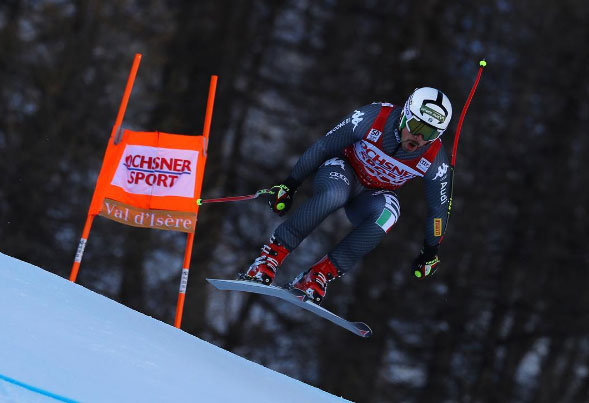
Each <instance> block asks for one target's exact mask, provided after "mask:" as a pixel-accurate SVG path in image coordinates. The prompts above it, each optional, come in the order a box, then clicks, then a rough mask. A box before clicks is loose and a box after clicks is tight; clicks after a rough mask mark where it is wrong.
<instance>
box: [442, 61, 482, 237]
mask: <svg viewBox="0 0 589 403" xmlns="http://www.w3.org/2000/svg"><path fill="white" fill-rule="evenodd" d="M485 66H487V62H486V61H485V60H481V61H480V62H479V72H478V73H477V77H476V79H475V81H474V84H473V85H472V88H471V89H470V93H469V94H468V98H467V99H466V102H465V103H464V106H463V107H462V113H460V118H459V119H458V125H457V126H456V134H455V135H454V145H453V147H452V156H451V159H450V177H451V178H452V181H451V183H452V187H451V188H450V198H449V200H448V220H447V221H446V228H444V234H443V235H442V237H441V238H440V243H442V240H443V239H444V235H446V230H447V229H448V221H449V220H450V211H451V210H452V194H453V193H454V167H455V166H456V149H457V148H458V139H460V131H461V130H462V122H464V117H465V116H466V111H467V110H468V107H469V106H470V101H471V100H472V97H473V96H474V93H475V91H476V89H477V86H478V85H479V80H480V79H481V74H483V69H484V68H485Z"/></svg>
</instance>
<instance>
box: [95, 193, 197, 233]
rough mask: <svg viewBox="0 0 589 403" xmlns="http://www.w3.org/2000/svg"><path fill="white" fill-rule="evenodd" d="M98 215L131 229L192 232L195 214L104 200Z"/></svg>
mask: <svg viewBox="0 0 589 403" xmlns="http://www.w3.org/2000/svg"><path fill="white" fill-rule="evenodd" d="M100 215H101V216H103V217H106V218H109V219H111V220H113V221H117V222H120V223H121V224H127V225H131V226H133V227H142V228H154V229H161V230H168V231H181V232H194V230H195V228H196V214H195V213H190V212H180V211H167V210H145V209H142V208H139V207H134V206H130V205H128V204H124V203H120V202H118V201H115V200H111V199H104V202H103V204H102V210H101V211H100Z"/></svg>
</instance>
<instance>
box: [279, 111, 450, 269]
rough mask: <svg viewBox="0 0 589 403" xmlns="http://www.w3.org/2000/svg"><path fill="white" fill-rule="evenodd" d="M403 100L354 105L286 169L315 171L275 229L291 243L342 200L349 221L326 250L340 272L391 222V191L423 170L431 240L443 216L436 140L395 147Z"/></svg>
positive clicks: (444, 195) (443, 160)
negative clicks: (309, 188)
mask: <svg viewBox="0 0 589 403" xmlns="http://www.w3.org/2000/svg"><path fill="white" fill-rule="evenodd" d="M401 110H402V107H397V106H394V105H391V104H386V103H373V104H370V105H365V106H363V107H361V108H358V109H356V110H355V111H354V112H352V113H351V114H350V115H348V116H347V117H346V118H345V119H344V120H343V121H342V122H341V123H339V124H338V125H337V126H335V127H334V128H333V129H332V130H330V131H329V132H328V133H327V134H326V135H325V136H323V137H322V138H320V139H319V140H318V141H317V142H315V143H314V144H313V145H312V146H311V147H310V148H309V149H307V151H306V152H305V153H304V154H303V155H302V156H301V158H300V159H299V160H298V162H297V163H296V165H295V166H294V168H293V169H292V171H291V173H290V177H291V178H292V179H294V180H295V181H297V182H298V183H302V182H303V181H304V180H305V179H306V178H307V177H308V176H309V175H311V174H312V173H313V172H316V174H315V178H314V181H313V196H312V197H311V198H309V199H308V200H306V201H305V202H304V203H303V204H302V205H301V206H299V207H298V208H297V209H296V210H295V211H293V212H291V213H290V214H289V216H288V218H287V219H286V220H285V221H284V222H283V223H282V224H281V225H280V226H279V227H278V228H277V229H276V231H275V232H274V236H275V237H276V238H277V239H278V241H280V242H281V243H282V244H283V245H284V246H285V247H286V248H287V249H288V250H290V251H292V250H293V249H295V248H296V247H297V246H298V245H299V244H300V243H301V241H302V240H303V239H304V238H305V237H306V236H308V235H309V234H310V233H311V231H313V230H314V229H315V228H316V227H317V226H318V225H319V224H320V223H321V222H322V221H323V220H324V219H325V218H326V217H327V216H328V215H329V214H331V213H333V212H334V211H336V210H337V209H339V208H340V207H344V208H345V212H346V215H347V217H348V218H349V219H350V221H351V222H352V224H353V226H354V229H353V230H352V231H351V232H350V233H349V234H348V235H347V236H346V237H345V238H344V239H343V240H342V241H341V242H340V243H339V244H338V245H337V246H336V247H335V248H334V249H333V250H332V251H331V252H329V253H328V256H329V259H330V260H331V261H332V262H333V264H334V265H335V266H336V267H337V268H338V269H339V270H340V271H341V272H342V273H345V272H346V271H348V270H350V269H351V268H353V266H354V264H355V263H356V262H357V261H358V260H359V259H360V258H362V257H363V256H364V255H365V254H367V253H368V252H370V251H371V250H372V249H374V248H375V247H376V246H377V245H378V244H379V243H380V241H381V240H382V238H383V237H384V236H385V234H386V233H387V232H388V231H389V230H390V229H391V227H392V226H393V225H394V224H395V223H396V222H397V220H398V219H399V216H400V205H399V199H398V197H397V193H396V192H395V190H396V189H398V188H399V187H400V186H402V185H403V184H404V183H405V182H406V181H407V180H409V179H412V178H414V177H418V176H421V177H423V183H424V188H425V197H426V200H427V206H428V213H427V218H426V222H425V243H426V244H427V245H432V246H433V245H437V244H438V243H439V242H440V238H441V236H442V234H443V233H444V228H445V226H446V222H447V220H448V203H449V197H450V188H451V186H452V184H451V183H450V181H451V175H450V169H449V168H450V164H449V161H448V157H447V155H446V153H445V151H444V147H443V146H442V144H441V141H440V140H436V141H434V142H432V143H430V144H428V145H426V146H423V147H420V148H418V149H417V150H415V151H413V152H406V151H404V150H403V148H402V147H401V134H400V131H399V120H400V115H401Z"/></svg>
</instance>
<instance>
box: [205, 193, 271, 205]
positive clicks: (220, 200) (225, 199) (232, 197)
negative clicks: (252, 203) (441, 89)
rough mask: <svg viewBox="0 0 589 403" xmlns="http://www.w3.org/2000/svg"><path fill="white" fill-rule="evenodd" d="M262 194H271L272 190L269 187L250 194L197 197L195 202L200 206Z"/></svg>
mask: <svg viewBox="0 0 589 403" xmlns="http://www.w3.org/2000/svg"><path fill="white" fill-rule="evenodd" d="M263 194H272V191H271V190H270V189H260V190H258V191H257V192H256V193H254V194H251V195H244V196H229V197H220V198H218V199H197V200H196V204H198V205H199V206H201V205H203V204H207V203H227V202H236V201H244V200H251V199H255V198H257V197H259V196H261V195H263Z"/></svg>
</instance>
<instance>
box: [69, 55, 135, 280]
mask: <svg viewBox="0 0 589 403" xmlns="http://www.w3.org/2000/svg"><path fill="white" fill-rule="evenodd" d="M140 62H141V54H140V53H136V54H135V57H134V58H133V65H132V66H131V71H130V72H129V77H128V78H127V85H126V86H125V92H124V93H123V98H122V99H121V105H120V106H119V112H118V113H117V118H116V120H115V124H114V125H113V127H112V131H111V133H110V137H111V138H113V136H115V134H116V136H117V138H116V139H115V141H114V143H115V144H117V143H118V142H119V141H120V130H121V125H122V124H123V118H124V117H125V111H126V110H127V105H128V103H129V97H130V96H131V90H132V89H133V84H134V83H135V77H136V76H137V70H138V69H139V63H140ZM103 163H104V162H103ZM96 191H97V189H96V188H95V189H94V192H95V193H96ZM93 221H94V216H93V215H91V214H88V216H87V217H86V223H85V224H84V230H83V231H82V237H81V238H80V243H79V244H78V249H77V251H76V256H75V257H74V264H73V265H72V271H71V272H70V281H72V282H74V283H75V282H76V279H77V277H78V271H79V270H80V264H81V263H82V256H83V255H84V249H85V248H86V243H87V242H88V237H89V236H90V229H91V228H92V222H93Z"/></svg>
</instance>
